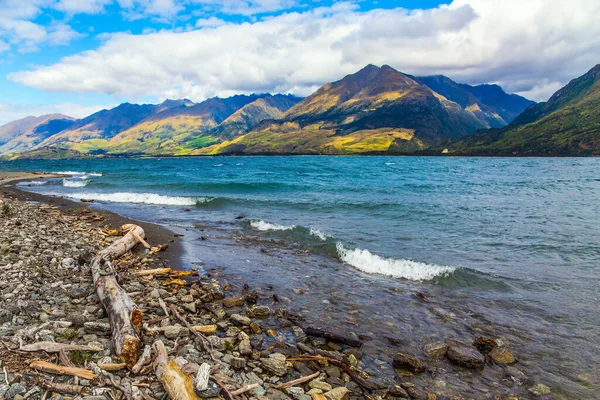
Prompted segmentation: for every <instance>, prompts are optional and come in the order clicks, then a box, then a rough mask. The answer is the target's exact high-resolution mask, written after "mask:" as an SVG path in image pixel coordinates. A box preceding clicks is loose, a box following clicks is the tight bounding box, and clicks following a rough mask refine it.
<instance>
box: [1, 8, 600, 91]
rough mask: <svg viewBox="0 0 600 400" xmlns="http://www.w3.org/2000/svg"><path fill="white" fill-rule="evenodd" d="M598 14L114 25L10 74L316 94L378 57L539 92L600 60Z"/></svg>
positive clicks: (30, 79)
mask: <svg viewBox="0 0 600 400" xmlns="http://www.w3.org/2000/svg"><path fill="white" fill-rule="evenodd" d="M119 1H121V2H123V4H122V5H123V6H127V4H125V2H130V3H131V5H132V6H135V2H134V1H133V0H119ZM196 1H198V0H196ZM202 2H203V3H211V4H212V5H213V6H220V7H224V4H225V3H226V2H225V1H209V0H206V1H202ZM235 3H240V4H241V3H246V4H250V2H244V1H242V2H233V3H232V4H235ZM254 3H260V2H254ZM283 3H284V2H283V1H277V0H273V1H272V2H271V1H264V2H262V4H263V6H264V7H267V6H268V5H269V4H271V5H272V6H275V5H278V6H281V5H282V4H283ZM207 5H210V4H207ZM237 12H240V11H239V9H238V11H237ZM598 15H600V2H597V1H588V0H572V1H570V2H569V3H568V4H567V3H566V2H564V1H562V0H528V1H522V0H504V1H502V2H501V3H499V2H497V1H494V0H455V1H454V2H453V3H452V4H451V5H449V6H440V7H439V8H437V9H432V10H416V11H408V10H404V9H399V8H398V9H393V10H373V11H369V12H360V11H358V10H357V9H356V6H355V5H354V4H351V3H338V4H336V5H335V6H334V7H332V8H320V9H315V10H312V11H307V12H303V13H287V14H282V15H279V16H275V17H269V18H264V19H262V20H259V21H257V22H254V23H250V22H244V23H239V24H233V23H228V24H225V25H222V26H216V27H215V26H211V27H208V26H206V27H204V28H202V29H198V30H194V31H188V32H175V31H159V32H155V33H148V34H144V35H132V34H126V33H123V34H117V35H112V36H111V37H110V38H109V39H107V40H106V41H104V42H103V43H102V44H101V45H100V47H99V48H97V49H96V50H92V51H86V52H83V53H80V54H77V55H74V56H70V57H66V58H64V59H62V60H61V61H60V62H58V63H57V64H54V65H49V66H40V67H37V68H35V69H34V70H32V71H22V72H18V73H14V74H11V75H9V79H11V80H13V81H15V82H20V83H22V84H25V85H28V86H31V87H34V88H39V89H43V90H48V91H67V92H91V93H103V94H109V95H116V96H127V97H130V98H138V97H143V96H157V97H160V98H165V97H170V98H174V97H179V98H183V97H187V98H190V99H192V100H195V101H199V100H202V99H204V98H207V97H211V96H215V95H221V96H225V95H229V94H232V93H239V92H265V91H270V92H294V93H297V94H307V93H309V92H310V91H311V90H313V89H314V87H316V86H317V85H320V84H322V83H325V82H329V81H332V80H337V79H339V78H341V77H342V76H343V75H345V74H348V73H353V72H355V71H357V70H358V69H360V68H361V67H363V66H364V65H366V64H368V63H374V64H390V65H391V66H393V67H395V68H397V69H399V70H401V71H405V72H408V73H411V74H434V73H443V74H446V75H449V76H450V77H452V78H454V79H456V80H458V81H463V82H468V83H484V82H489V83H499V84H500V85H502V86H503V87H504V88H505V89H507V90H509V91H517V92H521V93H526V94H530V95H532V96H534V99H536V100H540V99H545V98H547V97H548V96H549V95H550V94H552V91H554V90H555V88H557V87H559V86H560V85H563V84H565V83H566V82H568V81H569V80H570V79H571V78H573V77H576V76H578V75H580V74H582V73H583V72H585V71H586V70H587V69H589V68H590V67H592V66H593V65H594V64H595V63H597V62H599V60H598V59H597V55H598V54H600V39H599V38H600V24H597V20H596V19H597V18H596V17H597V16H598ZM200 25H202V23H201V24H200Z"/></svg>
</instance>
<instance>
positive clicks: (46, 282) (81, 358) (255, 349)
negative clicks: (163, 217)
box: [0, 177, 421, 400]
mask: <svg viewBox="0 0 600 400" xmlns="http://www.w3.org/2000/svg"><path fill="white" fill-rule="evenodd" d="M27 178H29V177H27ZM14 182H16V180H13V183H14ZM40 200H43V203H46V204H49V205H45V204H44V205H42V204H39V203H40ZM0 203H1V204H0V206H1V209H0V211H1V213H2V214H1V215H2V218H0V221H1V222H2V223H1V224H0V245H1V247H2V248H1V249H0V250H2V251H1V252H0V270H2V274H0V289H1V290H0V309H4V311H2V312H0V336H3V339H4V340H2V344H3V345H4V347H0V360H2V362H3V364H2V365H3V367H5V371H6V385H1V384H0V398H4V397H6V398H9V399H13V398H14V399H22V398H29V399H41V398H46V397H47V396H48V395H50V394H52V393H56V394H72V395H76V396H73V397H66V398H74V399H82V398H88V397H82V396H84V395H86V396H88V395H90V394H95V395H97V397H90V398H93V399H106V400H110V399H114V398H120V396H124V397H123V398H128V399H136V400H137V399H152V398H165V397H166V396H167V393H165V391H167V392H168V393H169V394H171V392H170V391H169V388H168V387H169V386H168V384H167V381H166V380H164V381H163V380H162V378H161V377H160V375H159V373H158V370H156V373H155V369H154V368H153V367H152V366H151V365H150V364H149V363H150V362H151V361H152V359H155V363H156V362H158V361H157V360H159V359H160V352H158V353H154V351H152V352H150V350H149V349H150V345H152V349H153V350H154V347H155V346H157V343H158V342H160V343H164V345H165V346H166V349H167V351H168V355H172V356H174V358H172V360H171V362H170V363H169V364H168V366H167V367H169V366H171V365H172V364H173V363H175V365H177V366H178V367H172V368H175V369H172V368H170V370H171V372H172V373H173V371H175V373H177V374H179V375H181V377H182V379H187V380H190V381H191V380H193V378H194V377H195V376H196V374H195V373H190V371H197V370H198V369H199V368H200V365H201V364H202V365H203V364H207V365H208V368H210V370H211V380H212V381H214V382H216V383H217V384H214V383H211V384H209V385H208V388H207V389H206V390H204V391H198V390H196V393H195V394H193V395H192V397H189V398H190V399H197V398H198V396H199V397H200V398H210V399H221V398H225V399H233V395H232V394H231V393H233V392H236V393H237V392H239V393H240V394H241V395H240V397H237V396H236V398H250V399H257V400H266V399H280V400H285V399H290V400H291V399H292V398H294V399H298V398H301V399H315V400H342V399H359V398H364V395H366V394H367V393H369V392H373V391H375V390H377V391H383V392H381V393H387V392H388V389H386V388H385V387H383V386H379V385H376V384H375V383H372V382H369V381H367V380H366V378H367V376H365V375H364V374H363V373H362V372H361V371H360V369H359V368H358V363H359V361H358V360H357V358H356V357H355V356H354V354H356V355H357V356H358V357H359V358H360V354H359V353H355V352H354V351H353V348H352V347H348V346H343V347H344V349H343V348H342V347H341V346H340V345H337V347H336V348H337V350H336V351H331V350H319V349H318V347H315V346H317V345H321V346H322V345H325V344H326V343H332V342H330V341H328V340H320V341H317V342H309V341H307V336H306V334H305V333H304V332H303V331H302V329H301V328H298V327H297V326H295V325H294V326H295V328H296V329H294V330H292V329H290V328H291V327H292V326H291V325H289V324H284V323H278V324H277V328H276V329H273V327H272V323H271V321H273V319H275V320H277V321H279V318H282V317H283V316H284V315H285V316H287V314H286V313H285V311H283V313H284V314H281V315H280V313H281V312H282V310H279V309H278V307H274V308H273V309H271V308H270V307H269V305H267V304H270V305H271V306H272V303H268V302H265V299H264V298H263V296H261V295H260V294H258V293H256V292H250V291H249V290H248V289H247V290H245V291H244V292H242V293H239V292H238V291H237V290H235V289H233V288H232V287H231V286H230V285H229V284H228V283H227V282H226V281H217V280H215V279H213V278H212V277H211V274H210V273H209V272H207V273H206V275H202V276H198V277H197V278H194V274H193V272H192V273H191V275H190V274H189V273H188V272H186V271H181V272H176V270H175V268H173V272H167V275H163V272H157V273H156V275H155V273H153V271H156V268H157V267H166V266H169V267H170V264H169V262H168V259H169V257H165V256H164V255H165V253H164V252H162V249H161V250H156V251H154V250H152V251H150V252H147V251H146V250H144V249H143V248H142V246H140V245H138V246H136V248H134V249H135V250H136V251H134V252H128V253H126V254H125V255H124V256H122V257H121V258H120V259H118V260H115V262H114V263H113V265H114V266H115V269H117V272H116V273H117V278H118V280H119V283H120V285H121V286H122V287H123V289H124V290H125V291H126V292H127V293H129V295H130V296H131V297H132V299H133V301H134V302H135V304H137V305H138V306H139V307H140V310H141V311H142V313H143V315H144V317H143V329H142V330H141V331H140V333H139V335H140V337H141V340H142V348H145V349H148V350H147V351H148V352H150V353H151V355H153V357H151V358H149V357H148V356H146V357H145V356H144V355H141V357H140V361H139V363H142V364H141V365H142V367H141V371H140V372H132V371H130V370H128V369H126V368H125V365H124V364H121V362H122V359H121V358H120V357H118V356H116V355H115V350H114V347H113V341H112V340H111V333H110V332H111V329H110V328H111V327H110V325H109V323H108V319H107V318H106V317H107V315H106V313H105V312H104V310H103V309H102V304H101V303H100V301H99V300H98V297H97V296H96V293H95V289H94V287H93V284H92V279H91V273H90V272H89V262H90V259H91V257H92V255H93V254H96V253H97V252H98V250H100V249H102V247H105V246H107V245H110V244H111V243H114V242H115V241H117V240H119V237H120V236H119V234H118V231H114V230H111V229H117V230H118V227H119V225H120V224H121V223H131V222H133V220H131V219H128V218H124V217H122V216H120V215H117V214H114V213H111V212H107V211H103V210H99V211H96V210H93V212H92V211H91V210H90V209H89V208H88V207H87V206H88V204H86V203H83V204H78V203H74V202H72V201H70V200H65V199H53V198H48V197H46V196H42V195H37V194H32V193H29V192H24V191H21V190H19V189H18V188H14V187H6V186H3V187H2V190H1V191H0ZM97 219H102V220H101V221H98V220H97ZM98 222H99V223H100V224H102V225H104V228H102V229H101V228H100V227H98V226H97V224H98ZM65 224H67V225H68V228H66V227H65ZM140 226H144V227H146V228H147V229H149V233H151V235H148V241H150V242H151V243H152V244H153V245H158V244H160V242H157V241H156V240H157V238H159V237H161V235H162V237H166V236H165V235H171V236H172V234H171V232H170V231H168V230H167V229H166V228H163V227H161V226H158V225H154V224H148V223H140ZM15 229H16V230H18V231H19V232H20V234H19V235H17V236H16V237H18V239H17V238H11V235H12V233H13V232H14V231H15ZM57 240H58V241H57ZM98 242H99V243H100V245H98V244H96V243H98ZM140 250H141V251H140ZM176 252H177V248H175V247H171V246H169V248H167V249H166V253H172V254H173V253H176ZM45 254H49V255H48V256H46V255H45ZM157 255H160V256H161V257H160V258H157V257H156V256H157ZM51 257H52V258H51ZM63 257H66V258H63ZM50 258H51V259H50ZM60 259H62V261H61V260H60ZM170 259H174V257H171V258H170ZM162 269H164V268H162ZM15 273H16V274H18V275H19V276H20V277H22V278H21V279H20V280H19V281H18V282H15V281H14V279H13V275H14V274H15ZM196 275H197V274H196ZM177 277H181V278H183V279H181V278H177ZM169 310H170V311H169ZM284 320H285V319H284ZM184 322H185V324H183V323H184ZM288 322H289V321H288ZM263 324H265V325H264V326H265V327H263ZM267 327H270V329H267ZM292 331H293V333H292ZM288 335H295V336H296V339H297V342H298V347H296V346H291V345H289V344H286V343H285V342H284V340H283V338H284V337H286V336H288ZM317 336H319V335H318V334H317ZM333 340H334V342H335V340H342V341H343V339H339V338H333ZM49 343H50V344H49ZM354 345H355V344H354ZM53 346H55V347H56V346H58V347H59V346H63V347H65V346H66V347H65V348H66V349H67V350H63V353H64V354H62V355H61V357H59V358H58V359H57V358H55V357H53V356H52V355H51V354H50V353H48V352H52V350H49V349H50V348H52V347H53ZM69 346H70V347H71V349H69ZM73 346H75V347H77V348H78V349H77V350H74V348H75V347H73ZM144 346H145V347H144ZM159 347H160V346H159ZM26 349H27V350H26ZM299 349H302V350H299ZM44 350H46V351H44ZM145 352H146V350H145ZM301 353H304V356H301V357H300V358H301V359H300V360H295V358H294V357H296V358H297V357H298V356H300V355H301ZM312 356H318V357H317V359H318V360H319V362H317V361H316V360H312V359H310V357H312ZM307 357H309V358H307ZM292 360H294V361H292ZM40 363H41V364H44V363H46V364H44V365H46V366H47V365H48V363H49V364H52V366H53V367H52V368H50V369H48V368H46V369H44V368H45V367H37V366H36V365H40ZM54 363H56V364H54ZM71 367H76V368H74V369H73V370H69V368H71ZM39 368H42V369H41V370H40V369H39ZM36 370H37V372H36ZM75 370H76V371H75ZM40 371H41V372H42V373H40ZM71 371H73V372H71ZM177 371H179V372H177ZM161 373H162V372H161ZM51 374H53V375H51ZM56 374H58V376H56ZM73 376H75V377H73ZM213 377H214V378H213ZM80 378H83V379H80ZM288 382H289V383H288ZM407 387H408V389H406V390H408V391H412V392H413V393H417V392H416V391H417V389H415V388H414V385H412V386H407ZM393 390H395V392H396V393H401V394H403V393H406V391H405V389H403V388H402V387H400V386H398V387H395V388H393ZM109 392H110V393H112V394H111V395H110V396H109V394H108V393H109ZM242 393H243V394H242ZM418 393H421V392H420V391H419V392H418ZM15 394H16V396H15ZM19 396H20V397H19ZM248 396H250V397H248ZM290 396H291V397H290ZM407 396H408V395H407ZM407 396H406V397H403V398H408V397H407ZM53 398H55V397H53ZM60 398H62V397H60ZM171 398H174V399H180V398H182V399H183V398H184V397H180V396H175V397H173V395H172V394H171ZM185 398H187V397H185ZM388 398H395V397H389V396H388Z"/></svg>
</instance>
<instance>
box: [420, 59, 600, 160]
mask: <svg viewBox="0 0 600 400" xmlns="http://www.w3.org/2000/svg"><path fill="white" fill-rule="evenodd" d="M445 145H447V146H445ZM439 151H442V152H444V153H445V154H453V155H508V156H550V155H551V156H596V155H600V64H598V65H596V66H595V67H594V68H592V69H591V70H589V71H588V72H587V73H586V74H584V75H582V76H580V77H579V78H577V79H574V80H572V81H571V82H569V84H567V85H566V86H565V87H563V88H562V89H560V90H559V91H558V92H556V93H554V95H552V97H550V99H549V100H548V101H547V102H544V103H538V104H535V105H532V106H530V107H529V108H527V109H526V110H525V111H524V112H523V113H522V114H520V115H519V116H518V117H517V118H516V119H515V120H514V121H513V122H512V123H510V124H509V125H508V126H506V127H504V128H500V129H491V130H487V131H482V132H479V133H477V134H475V135H472V136H469V137H465V138H463V139H461V140H458V141H455V142H447V143H445V144H444V143H442V144H439V145H437V146H434V147H432V148H431V149H430V150H428V152H429V153H430V154H439Z"/></svg>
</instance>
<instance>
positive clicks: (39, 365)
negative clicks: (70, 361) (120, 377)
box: [29, 361, 96, 379]
mask: <svg viewBox="0 0 600 400" xmlns="http://www.w3.org/2000/svg"><path fill="white" fill-rule="evenodd" d="M29 366H30V367H31V368H33V369H37V370H40V371H44V372H48V373H51V374H58V375H72V376H78V377H80V378H83V379H94V378H96V374H94V373H93V372H92V371H90V370H89V369H85V368H74V367H63V366H62V365H58V364H52V363H49V362H46V361H32V362H31V363H30V364H29Z"/></svg>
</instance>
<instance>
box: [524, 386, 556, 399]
mask: <svg viewBox="0 0 600 400" xmlns="http://www.w3.org/2000/svg"><path fill="white" fill-rule="evenodd" d="M528 391H529V393H531V394H532V395H534V396H538V397H540V396H543V395H545V394H550V393H552V392H551V391H550V388H549V387H548V386H546V385H544V384H542V383H538V384H537V385H533V386H532V387H530V388H529V389H528Z"/></svg>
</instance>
